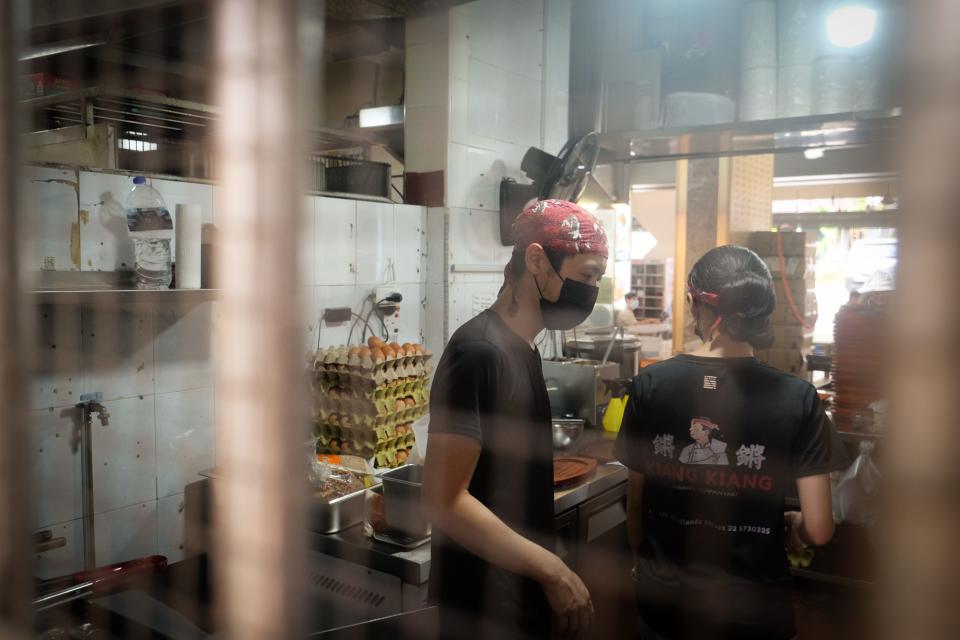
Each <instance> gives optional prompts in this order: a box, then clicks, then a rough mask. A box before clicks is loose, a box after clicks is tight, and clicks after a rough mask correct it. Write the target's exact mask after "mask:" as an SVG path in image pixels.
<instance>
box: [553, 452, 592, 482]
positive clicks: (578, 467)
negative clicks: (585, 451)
mask: <svg viewBox="0 0 960 640" xmlns="http://www.w3.org/2000/svg"><path fill="white" fill-rule="evenodd" d="M596 470H597V461H596V460H595V459H593V458H573V457H560V458H554V459H553V485H554V486H555V487H558V486H568V485H571V484H576V483H578V482H580V481H581V480H583V479H584V478H586V477H588V476H589V475H590V474H592V473H593V472H594V471H596Z"/></svg>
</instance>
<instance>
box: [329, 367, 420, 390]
mask: <svg viewBox="0 0 960 640" xmlns="http://www.w3.org/2000/svg"><path fill="white" fill-rule="evenodd" d="M430 371H431V368H430V365H429V363H421V364H408V365H397V366H395V367H390V368H387V369H378V370H376V371H374V370H371V369H356V368H352V367H348V366H345V365H337V366H335V367H333V368H329V369H316V370H314V372H313V379H314V381H315V382H317V383H319V384H328V385H332V386H342V387H345V386H356V387H361V388H364V389H372V388H376V387H379V386H380V385H383V384H386V383H388V382H394V381H396V380H403V379H405V378H427V377H428V376H429V375H430Z"/></svg>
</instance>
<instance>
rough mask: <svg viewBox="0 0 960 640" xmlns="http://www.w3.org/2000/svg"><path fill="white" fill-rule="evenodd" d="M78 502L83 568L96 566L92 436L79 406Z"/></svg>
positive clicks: (87, 415)
mask: <svg viewBox="0 0 960 640" xmlns="http://www.w3.org/2000/svg"><path fill="white" fill-rule="evenodd" d="M80 411H81V413H82V414H83V418H82V420H81V422H80V502H81V509H82V513H83V568H84V569H87V570H90V569H93V568H94V567H96V566H97V543H96V528H95V524H94V508H93V434H92V429H91V424H92V417H91V415H90V411H89V409H88V407H87V406H86V405H85V404H84V405H80Z"/></svg>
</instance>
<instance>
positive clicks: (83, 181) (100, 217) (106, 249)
mask: <svg viewBox="0 0 960 640" xmlns="http://www.w3.org/2000/svg"><path fill="white" fill-rule="evenodd" d="M131 189H133V182H132V178H131V177H129V176H125V175H117V174H109V173H93V172H90V171H81V172H80V217H81V221H82V220H84V219H86V220H87V221H86V222H82V224H81V225H80V261H81V268H82V270H83V271H121V270H122V271H131V270H133V241H132V240H131V239H130V234H129V232H128V231H127V215H126V200H127V195H128V194H129V193H130V190H131ZM84 212H87V213H86V214H84Z"/></svg>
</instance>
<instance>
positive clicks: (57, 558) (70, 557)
mask: <svg viewBox="0 0 960 640" xmlns="http://www.w3.org/2000/svg"><path fill="white" fill-rule="evenodd" d="M40 530H49V531H50V533H51V534H52V535H53V537H54V538H66V543H67V544H66V546H64V547H60V548H59V549H51V550H50V551H46V552H44V553H40V554H37V556H36V558H35V559H34V563H33V574H34V575H35V576H36V577H38V578H40V579H41V580H46V579H49V578H59V577H60V576H65V575H69V574H71V573H76V572H78V571H82V570H83V520H79V519H77V520H71V521H70V522H61V523H59V524H54V525H47V526H44V527H41V528H38V529H37V531H40Z"/></svg>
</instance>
